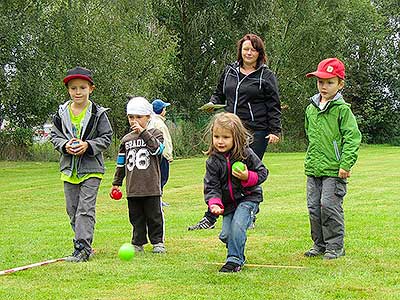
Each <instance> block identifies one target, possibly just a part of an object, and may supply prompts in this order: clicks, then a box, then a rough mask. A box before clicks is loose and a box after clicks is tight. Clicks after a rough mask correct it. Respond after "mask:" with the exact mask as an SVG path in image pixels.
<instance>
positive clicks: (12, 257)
mask: <svg viewBox="0 0 400 300" xmlns="http://www.w3.org/2000/svg"><path fill="white" fill-rule="evenodd" d="M303 157H304V153H279V154H278V153H267V154H266V156H265V158H264V161H265V163H266V165H267V166H268V168H269V170H270V177H269V178H268V180H267V182H266V183H265V184H264V185H263V187H264V194H265V200H264V202H263V203H262V204H261V212H260V213H259V215H258V219H257V223H256V228H255V230H251V231H249V234H248V242H247V249H246V258H247V263H248V264H249V266H247V267H246V266H245V267H244V269H243V271H242V272H240V273H237V274H221V273H218V269H219V267H220V265H217V263H222V262H224V258H225V255H226V251H225V248H224V246H223V244H222V243H221V242H220V241H219V240H218V233H219V229H220V228H221V221H220V220H219V221H218V225H217V228H216V229H213V230H203V231H196V232H189V231H187V226H188V225H192V224H193V223H195V222H197V221H198V220H199V219H200V217H202V215H203V213H204V211H205V209H206V206H205V204H204V201H203V197H202V178H203V174H204V160H205V158H193V159H182V160H176V161H175V162H174V163H173V164H172V165H171V176H170V181H169V183H168V184H167V186H166V189H165V196H164V200H165V201H166V202H168V203H169V204H170V206H169V207H166V208H165V215H166V246H167V250H168V253H167V254H166V255H154V254H152V253H151V247H150V246H149V245H148V246H147V247H146V248H145V249H146V250H148V251H147V253H145V255H143V256H136V257H135V258H134V259H133V260H132V261H129V262H125V261H120V260H119V258H118V257H117V251H118V248H119V247H120V245H122V244H123V243H125V242H129V241H130V238H131V226H130V224H129V221H128V215H127V204H126V201H114V200H110V199H109V197H108V191H109V187H110V185H111V180H112V176H113V169H114V162H107V166H108V170H107V173H106V176H105V179H104V180H103V183H102V186H101V190H100V193H99V197H98V204H97V224H96V231H95V242H94V248H95V249H96V252H97V254H96V257H95V258H94V259H93V260H92V261H91V262H89V263H81V264H71V263H66V262H58V263H55V264H51V265H48V266H42V267H38V268H34V269H30V270H26V271H20V272H16V273H13V274H10V275H4V276H0V299H2V300H4V299H13V300H14V299H205V300H210V299H230V300H235V299H382V300H383V299H400V254H399V253H400V199H399V197H400V147H389V146H364V147H362V149H361V150H360V157H359V161H358V163H357V165H356V166H355V167H354V169H353V173H352V174H353V177H352V178H351V179H350V182H349V186H348V190H349V192H348V195H347V196H346V198H345V204H344V209H345V218H346V240H345V244H346V256H345V257H344V258H341V259H339V260H334V261H323V260H322V259H321V258H313V259H307V258H305V257H303V252H304V251H305V250H307V249H308V248H309V247H310V246H311V241H310V237H309V224H308V214H307V208H306V203H305V176H304V175H303ZM0 220H1V225H0V226H1V227H0V228H1V229H0V270H5V269H8V268H12V267H17V266H23V265H26V264H31V263H34V262H40V261H44V260H48V259H51V258H58V257H64V256H66V255H68V254H70V252H71V251H72V242H71V240H72V237H73V236H72V231H71V229H70V227H69V222H68V218H67V215H66V213H65V208H64V195H63V189H62V183H61V182H60V180H59V173H58V164H56V163H30V162H16V163H15V162H0ZM273 266H276V267H273ZM278 266H282V267H281V268H279V267H278ZM284 266H298V267H303V268H301V269H294V268H288V267H284Z"/></svg>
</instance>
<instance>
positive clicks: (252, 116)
mask: <svg viewBox="0 0 400 300" xmlns="http://www.w3.org/2000/svg"><path fill="white" fill-rule="evenodd" d="M247 105H248V106H249V111H250V116H251V120H252V121H254V115H253V110H252V109H251V104H250V102H247Z"/></svg>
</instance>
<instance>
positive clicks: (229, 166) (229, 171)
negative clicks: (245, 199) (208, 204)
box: [225, 155, 237, 207]
mask: <svg viewBox="0 0 400 300" xmlns="http://www.w3.org/2000/svg"><path fill="white" fill-rule="evenodd" d="M225 157H226V162H227V167H228V189H229V195H230V196H231V200H232V202H233V204H234V205H235V207H237V204H236V200H235V197H234V196H233V187H232V179H231V161H230V160H229V155H227V156H225Z"/></svg>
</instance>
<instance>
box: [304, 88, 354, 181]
mask: <svg viewBox="0 0 400 300" xmlns="http://www.w3.org/2000/svg"><path fill="white" fill-rule="evenodd" d="M319 99H320V94H317V95H314V96H313V97H312V98H311V99H310V101H311V103H310V104H309V105H308V106H307V108H306V113H305V130H306V135H307V138H308V142H309V144H308V149H307V153H306V158H305V162H304V167H305V174H306V175H307V176H315V177H322V176H329V177H337V176H338V173H339V169H344V170H346V171H350V170H351V168H352V167H353V165H354V164H355V162H356V160H357V157H358V148H359V146H360V143H361V132H360V130H359V129H358V126H357V121H356V118H355V117H354V115H353V113H352V111H351V109H350V104H348V103H346V102H345V101H344V99H343V97H342V95H341V94H340V93H337V94H336V96H335V97H334V98H333V99H332V100H330V101H329V102H328V103H327V104H326V106H325V108H324V109H322V110H321V109H320V108H319V101H320V100H319Z"/></svg>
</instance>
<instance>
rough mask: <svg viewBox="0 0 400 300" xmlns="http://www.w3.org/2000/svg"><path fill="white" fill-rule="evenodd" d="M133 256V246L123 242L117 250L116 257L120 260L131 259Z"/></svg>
mask: <svg viewBox="0 0 400 300" xmlns="http://www.w3.org/2000/svg"><path fill="white" fill-rule="evenodd" d="M134 256H135V248H134V247H133V245H132V244H129V243H125V244H123V245H122V246H121V248H119V250H118V257H119V258H120V259H122V260H131V259H132V258H133V257H134Z"/></svg>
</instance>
